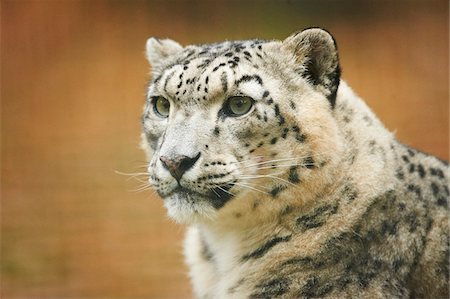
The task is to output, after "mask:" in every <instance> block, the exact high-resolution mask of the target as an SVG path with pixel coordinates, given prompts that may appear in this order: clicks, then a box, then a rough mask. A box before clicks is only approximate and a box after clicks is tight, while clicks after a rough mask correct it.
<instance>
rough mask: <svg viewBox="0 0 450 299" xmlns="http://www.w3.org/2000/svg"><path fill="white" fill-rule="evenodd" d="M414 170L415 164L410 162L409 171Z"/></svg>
mask: <svg viewBox="0 0 450 299" xmlns="http://www.w3.org/2000/svg"><path fill="white" fill-rule="evenodd" d="M415 170H416V165H415V164H410V165H409V172H410V173H413V172H414V171H415Z"/></svg>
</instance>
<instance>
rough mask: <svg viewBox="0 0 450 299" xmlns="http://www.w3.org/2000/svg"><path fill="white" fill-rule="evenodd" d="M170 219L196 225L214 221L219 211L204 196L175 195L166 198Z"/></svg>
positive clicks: (165, 202) (165, 204)
mask: <svg viewBox="0 0 450 299" xmlns="http://www.w3.org/2000/svg"><path fill="white" fill-rule="evenodd" d="M164 206H165V207H166V209H167V214H168V215H169V217H170V218H172V219H173V220H175V221H176V222H178V223H181V224H196V223H201V222H208V221H211V220H214V219H215V218H216V216H217V210H216V209H215V208H214V206H213V204H212V203H211V201H210V199H208V198H206V197H203V196H196V195H190V194H189V195H186V194H179V193H175V194H172V195H170V196H169V197H166V198H164Z"/></svg>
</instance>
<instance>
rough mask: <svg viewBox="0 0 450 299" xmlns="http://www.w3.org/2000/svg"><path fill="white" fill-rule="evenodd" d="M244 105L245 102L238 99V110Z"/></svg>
mask: <svg viewBox="0 0 450 299" xmlns="http://www.w3.org/2000/svg"><path fill="white" fill-rule="evenodd" d="M244 104H245V101H244V100H242V99H239V100H237V101H236V106H237V107H238V108H242V106H244Z"/></svg>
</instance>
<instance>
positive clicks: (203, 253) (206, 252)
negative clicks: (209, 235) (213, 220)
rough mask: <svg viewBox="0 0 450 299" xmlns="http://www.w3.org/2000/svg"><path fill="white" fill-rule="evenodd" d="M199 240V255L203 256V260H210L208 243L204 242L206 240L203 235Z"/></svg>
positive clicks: (210, 253) (211, 255) (210, 254)
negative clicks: (200, 248)
mask: <svg viewBox="0 0 450 299" xmlns="http://www.w3.org/2000/svg"><path fill="white" fill-rule="evenodd" d="M200 241H201V245H202V251H201V256H202V257H203V259H204V260H206V261H208V262H209V261H212V259H213V253H212V252H211V250H210V249H209V247H208V245H207V244H206V241H205V240H204V238H203V237H202V238H201V239H200Z"/></svg>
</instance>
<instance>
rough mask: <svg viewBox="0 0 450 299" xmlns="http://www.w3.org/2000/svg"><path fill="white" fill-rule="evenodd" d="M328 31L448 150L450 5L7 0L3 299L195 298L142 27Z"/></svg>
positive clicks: (387, 116)
mask: <svg viewBox="0 0 450 299" xmlns="http://www.w3.org/2000/svg"><path fill="white" fill-rule="evenodd" d="M311 26H321V27H325V28H327V29H329V30H330V31H331V32H333V33H334V35H335V37H336V39H337V41H338V45H339V49H340V52H341V61H342V65H343V77H344V79H345V80H347V81H348V82H349V83H350V85H351V86H352V87H353V88H354V89H355V90H356V91H357V92H358V93H359V94H360V95H361V96H362V97H363V98H364V99H365V100H366V101H367V102H368V103H369V105H370V106H371V107H372V108H373V109H374V110H375V112H376V113H377V114H378V115H379V117H380V118H381V119H382V120H383V121H384V122H385V124H386V126H387V127H388V128H389V129H391V130H394V131H396V134H397V136H398V137H399V139H400V140H402V141H403V142H405V143H407V144H410V145H412V146H415V147H418V148H419V149H421V150H423V151H426V152H430V153H433V154H435V155H438V156H439V157H441V158H444V159H448V156H449V149H448V141H449V137H448V136H449V126H448V124H449V117H448V111H449V103H448V96H449V88H448V82H449V81H448V80H449V76H448V67H449V61H448V53H449V51H448V50H449V49H448V33H449V32H448V2H447V1H102V0H96V1H81V0H80V1H75V0H65V1H57V0H53V1H44V0H43V1H27V0H23V1H11V0H9V1H5V0H4V1H2V2H1V101H2V102H1V105H2V106H1V108H2V110H1V200H2V213H1V216H2V219H1V220H2V232H1V233H2V234H1V274H2V275H1V280H2V281H1V296H2V298H69V297H73V298H189V297H191V295H190V294H191V293H190V287H189V284H188V280H187V276H186V272H187V269H186V268H185V267H184V264H183V261H182V256H181V239H182V237H183V228H182V227H181V226H177V225H175V224H173V223H172V222H171V221H169V220H168V219H167V217H166V216H165V215H166V214H165V210H164V209H163V207H162V203H161V200H160V199H158V198H157V197H156V196H154V195H153V193H152V192H150V191H149V192H140V193H136V192H130V191H129V190H130V189H134V188H136V187H137V186H138V185H139V183H137V182H132V181H127V180H126V177H123V176H120V175H117V174H116V173H115V172H114V171H115V170H119V171H125V172H127V171H140V170H139V167H140V166H143V165H144V164H145V162H144V159H145V158H144V155H143V153H141V151H140V150H139V148H138V143H139V130H140V126H139V117H140V111H141V107H142V104H143V100H144V94H145V85H146V82H147V80H148V79H149V77H148V66H147V63H146V61H145V59H144V44H145V41H146V39H147V38H148V37H149V36H160V37H171V38H174V39H176V40H178V41H180V42H182V43H184V44H188V43H204V42H213V41H220V40H223V39H247V38H256V37H258V38H265V39H274V38H276V39H282V38H284V37H286V36H287V35H289V34H290V33H292V32H294V31H297V30H299V29H301V28H304V27H311Z"/></svg>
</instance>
